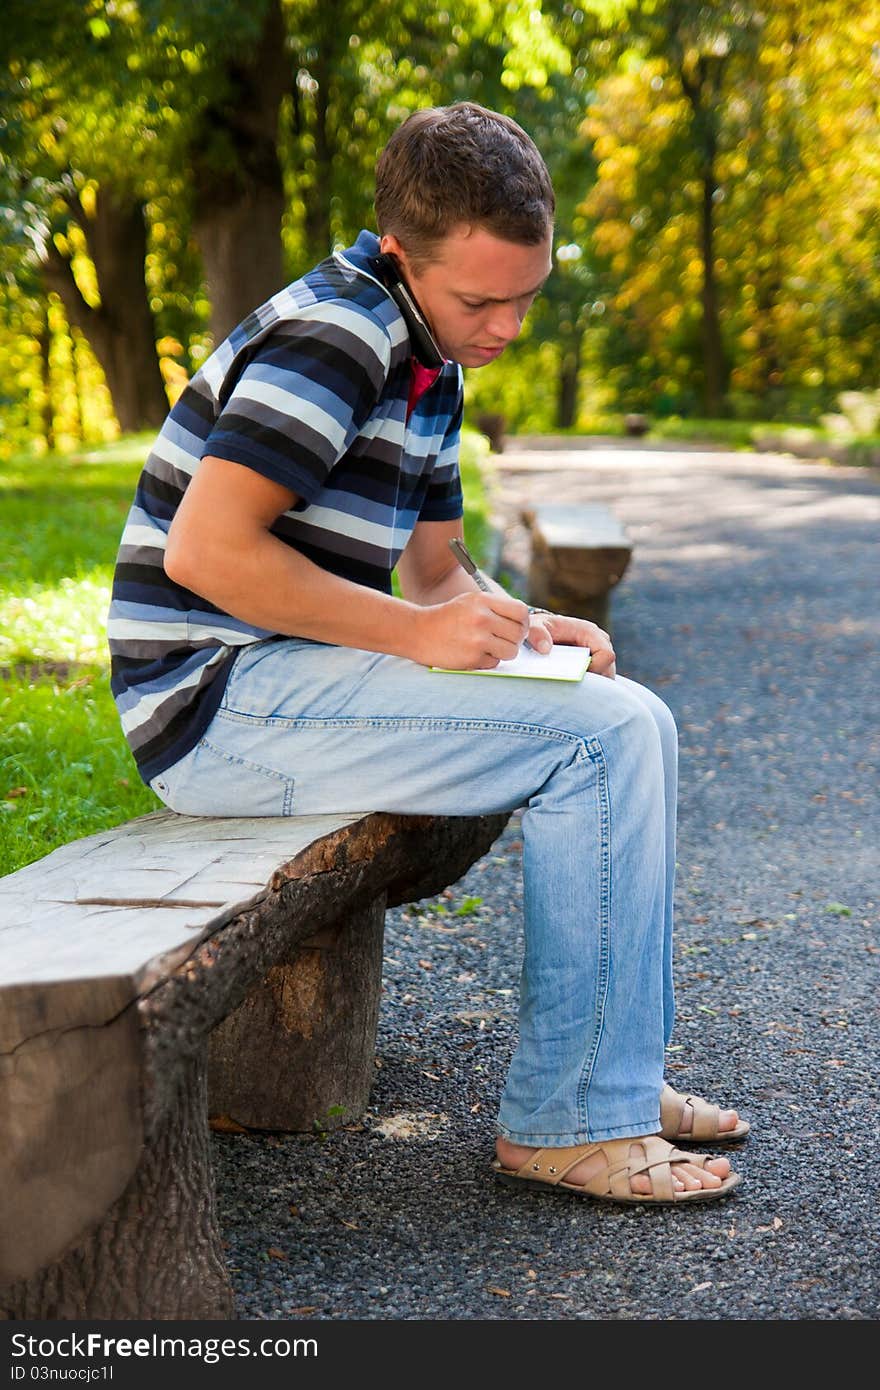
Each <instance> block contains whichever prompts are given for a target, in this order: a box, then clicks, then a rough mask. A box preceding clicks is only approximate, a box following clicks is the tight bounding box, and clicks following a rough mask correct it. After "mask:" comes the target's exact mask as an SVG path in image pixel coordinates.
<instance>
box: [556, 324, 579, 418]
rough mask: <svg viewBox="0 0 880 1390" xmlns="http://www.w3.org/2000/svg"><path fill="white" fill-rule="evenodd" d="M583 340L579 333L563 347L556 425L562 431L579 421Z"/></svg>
mask: <svg viewBox="0 0 880 1390" xmlns="http://www.w3.org/2000/svg"><path fill="white" fill-rule="evenodd" d="M582 340H583V335H582V334H581V333H578V334H577V335H576V337H575V339H574V341H573V342H572V341H568V342H565V343H563V346H562V361H561V362H560V364H559V381H558V386H557V396H556V423H557V425H558V427H559V428H560V429H562V430H567V429H571V427H572V425H573V424H574V423H575V420H576V419H577V412H578V388H579V384H580V383H579V377H580V360H581V342H582Z"/></svg>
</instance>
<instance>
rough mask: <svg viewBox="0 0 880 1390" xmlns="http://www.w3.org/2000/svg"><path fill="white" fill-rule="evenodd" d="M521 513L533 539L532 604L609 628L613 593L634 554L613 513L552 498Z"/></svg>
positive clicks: (601, 508) (605, 508) (594, 505)
mask: <svg viewBox="0 0 880 1390" xmlns="http://www.w3.org/2000/svg"><path fill="white" fill-rule="evenodd" d="M521 516H522V520H523V523H524V524H525V526H526V528H527V529H528V531H529V534H530V539H531V561H530V565H529V576H528V591H529V603H531V604H534V605H535V606H536V607H538V608H549V609H550V610H551V611H552V612H555V613H570V614H572V616H574V617H576V618H590V619H591V620H592V621H593V622H595V623H598V624H599V626H600V627H602V628H605V629H606V630H610V626H611V623H610V612H609V596H610V593H611V590H612V589H613V588H614V587H615V585H617V584H619V583H620V581H621V579H622V578H623V576H624V574H625V573H626V569H627V566H628V565H629V562H630V558H631V556H632V543H631V541H630V539H629V537H628V536H627V534H626V531H625V530H624V528H623V526H622V525H621V523H620V522H619V521H618V519H617V517H616V516H615V515H614V513H613V512H611V511H609V509H608V508H607V507H604V506H601V505H600V504H598V503H596V504H588V505H578V504H577V503H571V504H569V503H565V504H559V505H553V504H551V503H548V504H546V505H542V506H536V507H530V508H528V509H527V510H525V511H523V512H522V513H521Z"/></svg>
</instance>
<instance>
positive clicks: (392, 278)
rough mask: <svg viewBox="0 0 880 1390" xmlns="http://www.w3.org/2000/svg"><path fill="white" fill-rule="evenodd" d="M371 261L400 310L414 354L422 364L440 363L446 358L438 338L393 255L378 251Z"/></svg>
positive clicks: (432, 365)
mask: <svg viewBox="0 0 880 1390" xmlns="http://www.w3.org/2000/svg"><path fill="white" fill-rule="evenodd" d="M373 265H374V267H375V269H376V274H377V275H378V277H379V279H380V280H381V281H382V284H383V285H384V286H385V288H386V290H387V291H388V293H389V294H390V295H391V298H392V299H393V300H394V302H395V304H396V305H397V307H398V309H399V310H400V312H401V313H402V314H403V317H404V320H405V322H406V326H407V328H408V330H409V340H410V343H411V345H412V350H413V356H414V357H415V358H416V359H417V360H418V361H419V362H421V364H422V366H423V367H442V366H443V363H444V362H445V361H446V359H445V357H444V356H443V354H442V352H441V351H440V349H439V347H438V346H437V341H436V339H435V338H434V336H433V334H432V333H431V330H430V328H429V327H428V324H427V321H426V319H425V316H424V314H423V313H422V311H421V309H420V308H419V306H418V304H417V303H416V301H415V299H414V298H413V296H412V292H411V291H410V289H409V286H408V285H407V283H406V281H405V280H404V278H403V276H402V275H401V273H400V267H399V266H398V264H397V261H396V259H395V258H394V256H390V255H389V254H388V253H387V251H381V252H380V253H379V255H378V256H376V257H374V259H373Z"/></svg>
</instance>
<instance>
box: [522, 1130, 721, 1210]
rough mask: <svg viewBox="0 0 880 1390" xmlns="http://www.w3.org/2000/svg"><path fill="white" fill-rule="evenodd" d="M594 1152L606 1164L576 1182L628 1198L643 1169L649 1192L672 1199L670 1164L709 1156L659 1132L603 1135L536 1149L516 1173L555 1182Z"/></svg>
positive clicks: (699, 1163)
mask: <svg viewBox="0 0 880 1390" xmlns="http://www.w3.org/2000/svg"><path fill="white" fill-rule="evenodd" d="M639 1145H641V1150H642V1152H641V1154H640V1152H639V1149H638V1147H637V1146H639ZM594 1153H601V1154H602V1156H603V1158H604V1159H605V1167H604V1168H600V1170H599V1171H598V1173H595V1174H594V1175H593V1177H592V1178H590V1179H589V1181H588V1182H585V1183H579V1184H577V1186H579V1187H582V1188H583V1190H584V1191H585V1192H589V1193H590V1194H591V1195H592V1196H594V1197H609V1196H610V1197H626V1198H628V1197H631V1196H632V1187H631V1179H632V1178H633V1177H635V1176H636V1174H638V1173H646V1174H647V1175H648V1177H649V1178H650V1180H651V1191H652V1195H653V1196H654V1197H655V1198H657V1199H659V1200H661V1201H666V1202H670V1201H674V1199H675V1197H676V1195H677V1193H676V1191H675V1187H674V1184H673V1181H672V1166H671V1165H672V1164H673V1163H693V1164H695V1165H696V1167H698V1168H702V1167H703V1166H704V1164H705V1162H706V1159H707V1157H708V1155H706V1154H687V1153H682V1152H681V1150H680V1149H676V1148H674V1147H673V1145H672V1144H670V1143H668V1142H667V1141H666V1140H665V1139H661V1138H660V1136H659V1135H657V1134H644V1135H641V1136H640V1137H637V1138H635V1139H604V1140H601V1141H600V1142H599V1143H596V1144H579V1145H577V1146H575V1147H573V1148H567V1149H538V1151H537V1153H534V1154H532V1156H531V1158H528V1159H526V1161H525V1163H524V1164H523V1165H522V1166H521V1167H520V1168H518V1169H517V1173H516V1176H517V1177H518V1178H526V1179H531V1180H532V1181H533V1182H546V1183H550V1184H553V1185H555V1184H556V1183H560V1182H562V1180H563V1179H564V1178H565V1176H566V1174H568V1173H569V1172H570V1171H571V1169H572V1168H574V1167H575V1166H576V1165H577V1164H578V1163H580V1162H581V1160H582V1159H584V1158H588V1157H589V1156H590V1154H594ZM571 1185H573V1184H570V1186H571Z"/></svg>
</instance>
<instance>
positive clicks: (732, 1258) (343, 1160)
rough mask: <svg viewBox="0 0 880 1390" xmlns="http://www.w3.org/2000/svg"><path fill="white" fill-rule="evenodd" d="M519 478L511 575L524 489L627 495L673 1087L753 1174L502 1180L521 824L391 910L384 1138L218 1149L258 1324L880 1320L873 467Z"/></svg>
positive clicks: (373, 1134)
mask: <svg viewBox="0 0 880 1390" xmlns="http://www.w3.org/2000/svg"><path fill="white" fill-rule="evenodd" d="M497 464H498V481H499V492H498V503H497V505H498V511H499V514H500V515H501V516H502V517H503V518H504V519H505V523H506V529H505V547H504V564H505V568H506V569H507V571H508V572H509V573H510V574H511V576H512V581H513V582H516V581H517V580H518V579H519V578H520V577H521V575H522V572H523V570H524V567H525V564H526V556H527V548H526V542H525V535H524V532H523V530H522V528H521V526H520V525H519V521H518V517H519V508H520V507H521V506H522V505H524V504H525V503H526V502H528V501H536V500H541V499H543V500H552V501H554V502H560V501H566V500H572V501H576V500H585V501H586V500H606V501H607V502H609V504H610V505H611V506H612V507H613V508H614V510H615V511H616V513H617V515H618V516H619V517H620V518H621V520H622V521H623V522H624V523H625V524H626V525H627V527H628V529H629V531H630V533H631V535H632V538H633V541H634V558H633V562H632V564H631V566H630V569H629V571H628V573H627V575H626V576H625V578H624V580H623V582H622V584H621V585H620V587H619V588H618V590H617V591H616V594H615V597H614V601H613V604H612V619H613V626H614V640H615V645H616V648H617V651H618V666H619V669H620V670H621V671H622V672H623V673H625V674H627V675H630V676H633V677H634V678H636V679H638V680H641V681H644V682H645V683H646V684H647V685H649V686H651V687H652V688H654V689H656V690H657V691H658V692H659V693H660V694H662V695H663V697H664V698H665V699H666V700H667V701H668V703H669V704H670V706H671V707H672V709H673V711H674V713H675V715H676V718H677V720H678V724H679V730H680V734H681V744H682V750H681V778H682V787H681V801H680V818H679V830H680V840H679V877H678V889H677V907H678V927H677V951H676V958H675V963H676V981H677V988H678V1011H679V1012H678V1022H677V1026H676V1032H675V1036H674V1038H673V1046H672V1048H671V1050H670V1056H669V1071H668V1075H669V1079H670V1080H671V1081H673V1082H674V1083H675V1084H677V1085H678V1086H679V1087H680V1088H686V1089H690V1090H694V1091H697V1092H700V1093H701V1094H704V1095H707V1096H709V1097H710V1098H713V1099H716V1100H718V1101H722V1102H729V1103H731V1104H735V1105H736V1107H737V1108H738V1109H740V1111H741V1112H742V1113H743V1115H745V1116H746V1117H747V1118H748V1119H750V1120H751V1122H752V1126H753V1133H752V1137H751V1139H750V1140H749V1142H748V1143H747V1144H746V1145H744V1146H742V1147H741V1149H740V1150H739V1152H737V1153H736V1155H735V1166H736V1167H737V1168H738V1169H740V1170H741V1171H742V1172H743V1174H744V1182H743V1185H742V1187H741V1188H740V1189H739V1191H738V1193H737V1194H736V1195H735V1196H734V1197H733V1198H732V1199H730V1200H729V1201H727V1202H722V1203H718V1204H713V1203H707V1204H706V1205H698V1206H696V1207H689V1208H679V1209H677V1210H672V1209H670V1208H665V1207H659V1208H653V1209H646V1208H641V1207H634V1208H630V1207H614V1206H607V1205H603V1204H600V1203H595V1202H589V1201H580V1200H578V1199H565V1198H558V1199H557V1198H554V1197H552V1196H549V1195H547V1194H544V1193H540V1192H536V1193H528V1192H518V1191H513V1190H511V1189H509V1188H502V1187H498V1186H497V1185H495V1184H493V1182H492V1179H491V1177H490V1175H489V1173H488V1169H487V1165H488V1162H489V1159H490V1157H491V1153H492V1144H493V1138H494V1125H493V1118H494V1114H495V1110H496V1106H497V1101H498V1095H499V1091H500V1087H501V1083H502V1079H503V1075H504V1072H505V1070H506V1067H507V1063H508V1060H509V1058H510V1055H511V1052H512V1048H513V1043H514V1029H515V1006H516V987H517V977H518V971H519V960H520V953H521V881H520V849H521V843H520V839H519V822H518V818H517V817H516V816H515V817H513V818H512V820H511V821H510V823H509V825H508V827H507V830H506V831H505V833H504V835H503V836H502V837H501V838H500V840H499V841H498V842H497V843H496V845H495V846H494V847H493V850H492V852H491V853H490V854H488V855H486V856H485V857H484V858H483V859H482V860H481V861H480V862H479V863H478V864H476V865H475V866H474V867H473V868H472V869H471V871H470V872H469V873H468V874H467V875H466V877H465V878H464V879H463V880H461V882H460V883H458V884H456V885H455V887H454V889H452V890H449V891H448V892H447V893H446V894H444V895H443V896H442V897H441V898H439V899H437V900H436V901H433V902H427V903H421V904H418V905H416V906H414V907H410V908H400V909H397V910H396V911H394V912H392V913H389V917H388V923H387V937H386V966H385V993H384V996H383V1008H382V1017H381V1021H380V1029H379V1040H378V1059H377V1071H376V1085H375V1089H374V1093H373V1097H372V1104H371V1107H370V1110H369V1113H368V1114H367V1116H366V1117H365V1118H364V1121H363V1123H362V1124H361V1125H357V1126H353V1127H351V1128H349V1129H347V1130H342V1131H337V1132H334V1133H332V1134H329V1135H327V1136H325V1137H320V1136H302V1135H299V1136H283V1137H271V1136H253V1135H249V1136H230V1135H219V1134H218V1135H214V1136H213V1140H212V1142H213V1145H214V1155H215V1161H216V1165H217V1170H218V1183H219V1200H220V1216H221V1222H222V1226H223V1230H224V1235H225V1238H226V1240H227V1242H228V1251H227V1254H228V1258H229V1262H230V1265H231V1266H232V1268H233V1270H234V1273H233V1280H234V1286H235V1291H236V1298H237V1311H238V1315H239V1317H240V1318H242V1319H249V1320H262V1319H273V1320H275V1319H284V1320H289V1319H292V1320H299V1319H315V1320H342V1319H345V1320H379V1319H386V1320H401V1319H430V1320H436V1319H452V1320H465V1319H467V1320H526V1319H533V1320H535V1319H540V1320H571V1319H583V1320H609V1319H618V1320H620V1319H623V1320H682V1319H717V1320H743V1319H747V1320H792V1319H809V1320H872V1319H876V1318H877V1316H878V1312H880V1261H878V1241H877V1235H878V1223H877V1197H876V1192H877V1178H876V1172H875V1157H876V1153H877V1117H878V1081H877V1039H878V1032H880V1028H878V1013H877V999H878V988H877V986H878V969H877V966H878V956H880V943H878V940H877V918H878V903H880V882H878V874H877V829H878V816H877V774H876V765H877V751H878V747H877V745H878V721H877V698H876V693H877V686H878V682H880V666H878V657H877V653H878V602H877V595H878V592H880V586H878V580H880V572H878V564H877V535H878V529H877V522H878V518H880V479H878V477H877V475H876V474H872V473H869V472H867V471H863V470H854V469H846V468H840V467H830V466H827V465H824V464H820V463H815V462H806V461H795V460H792V459H788V458H782V457H778V456H772V455H761V456H753V455H747V454H739V453H721V452H699V451H696V450H689V451H682V450H675V451H669V450H656V449H648V448H626V449H624V448H619V447H618V448H614V447H608V448H591V449H581V450H577V449H574V450H571V449H559V450H552V451H542V452H514V451H513V450H512V449H511V450H510V451H508V452H506V453H505V454H503V455H501V456H499V457H498V459H497ZM685 1354H686V1355H688V1354H689V1353H685Z"/></svg>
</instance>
